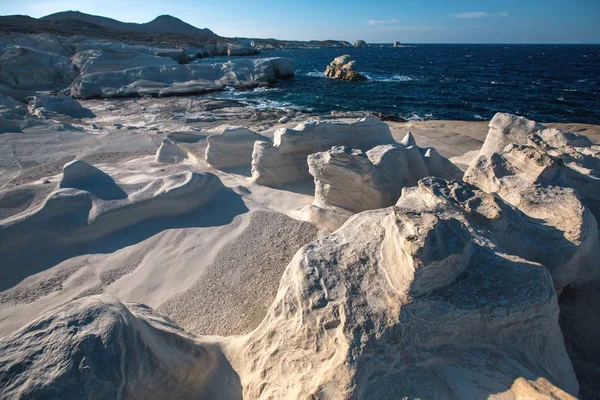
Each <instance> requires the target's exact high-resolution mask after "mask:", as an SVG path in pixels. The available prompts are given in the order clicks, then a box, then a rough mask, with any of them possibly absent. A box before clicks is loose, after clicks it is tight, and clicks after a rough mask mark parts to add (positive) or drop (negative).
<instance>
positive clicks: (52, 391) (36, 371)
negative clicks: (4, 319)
mask: <svg viewBox="0 0 600 400" xmlns="http://www.w3.org/2000/svg"><path fill="white" fill-rule="evenodd" d="M0 377H1V380H2V397H6V398H19V397H21V398H73V399H75V398H94V399H115V398H120V397H122V398H147V399H160V398H179V399H184V398H223V399H240V398H241V385H240V382H239V378H238V377H237V374H236V373H235V372H234V371H233V369H232V368H231V365H230V364H229V362H228V361H227V359H226V358H225V356H224V355H223V353H222V352H221V350H220V349H219V347H218V346H215V345H211V344H201V343H199V342H198V341H196V339H195V338H194V337H192V336H190V335H189V334H187V333H185V332H184V331H183V330H182V329H181V328H179V327H177V326H176V325H174V324H173V323H172V322H170V321H168V320H166V319H165V318H164V317H162V316H161V315H159V314H158V313H156V312H154V311H153V310H152V309H150V308H149V307H147V306H145V305H143V304H136V303H125V304H123V303H121V302H120V301H119V300H117V299H116V298H114V297H112V296H108V295H102V296H90V297H84V298H82V299H79V300H76V301H73V302H71V303H68V304H66V305H63V306H61V307H59V308H58V309H56V310H53V311H52V312H50V313H47V314H45V315H43V316H42V317H40V318H38V319H37V320H35V321H33V322H31V323H29V324H28V325H26V326H24V327H23V328H21V329H19V330H18V331H16V332H13V333H12V334H10V335H8V336H7V337H4V338H3V339H2V340H1V341H0Z"/></svg>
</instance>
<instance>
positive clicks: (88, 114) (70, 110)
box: [28, 94, 95, 118]
mask: <svg viewBox="0 0 600 400" xmlns="http://www.w3.org/2000/svg"><path fill="white" fill-rule="evenodd" d="M28 109H29V112H30V113H31V114H33V115H37V116H38V117H47V116H52V115H55V114H62V115H66V116H69V117H73V118H93V117H95V115H94V113H93V112H92V111H91V110H89V109H87V108H85V107H83V106H82V105H81V104H79V102H78V101H77V100H73V99H72V98H70V97H68V96H65V95H64V94H58V95H37V96H35V97H34V98H33V100H32V101H31V102H30V103H29V106H28Z"/></svg>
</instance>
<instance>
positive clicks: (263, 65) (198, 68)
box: [71, 51, 294, 98]
mask: <svg viewBox="0 0 600 400" xmlns="http://www.w3.org/2000/svg"><path fill="white" fill-rule="evenodd" d="M97 53H98V52H94V51H90V52H89V57H87V58H85V59H84V58H82V60H83V61H78V62H76V64H81V65H82V67H81V68H82V72H81V75H80V76H79V77H78V78H77V79H76V80H75V81H74V82H73V84H72V85H71V95H72V96H73V97H77V98H94V97H126V96H143V95H152V96H171V95H182V94H194V93H206V92H211V91H216V90H221V89H224V88H225V87H227V86H234V87H243V88H249V87H256V86H263V85H267V84H273V83H275V82H277V80H278V79H285V78H289V77H292V76H293V75H294V72H293V71H294V68H293V61H292V60H290V59H285V58H267V59H255V60H236V61H230V62H227V63H224V64H187V65H179V64H177V63H176V62H175V61H173V60H170V59H168V60H169V61H170V62H166V61H163V60H167V59H166V58H162V57H155V56H144V58H143V59H141V58H140V57H138V56H137V55H136V56H135V57H134V58H133V59H132V60H131V64H136V65H135V66H131V67H126V68H123V67H122V66H121V64H120V62H113V60H112V59H111V57H108V59H107V61H106V64H105V65H103V66H102V70H100V71H98V70H97V67H96V66H95V65H96V62H95V61H94V60H95V59H94V57H96V54H97ZM98 57H100V58H102V57H103V56H102V52H100V55H99V56H98ZM146 58H147V60H146ZM90 60H92V61H90ZM89 64H91V67H88V65H89Z"/></svg>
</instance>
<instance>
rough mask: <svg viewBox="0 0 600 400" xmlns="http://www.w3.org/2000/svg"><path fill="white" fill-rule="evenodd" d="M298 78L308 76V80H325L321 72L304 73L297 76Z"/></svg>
mask: <svg viewBox="0 0 600 400" xmlns="http://www.w3.org/2000/svg"><path fill="white" fill-rule="evenodd" d="M299 75H300V76H308V77H310V78H326V76H325V73H324V72H323V71H317V70H314V71H309V72H306V73H301V74H299Z"/></svg>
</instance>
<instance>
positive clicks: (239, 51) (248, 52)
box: [227, 45, 260, 57]
mask: <svg viewBox="0 0 600 400" xmlns="http://www.w3.org/2000/svg"><path fill="white" fill-rule="evenodd" d="M255 54H260V50H258V49H257V48H255V47H252V46H242V45H230V46H229V47H227V55H228V56H230V57H237V56H253V55H255Z"/></svg>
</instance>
